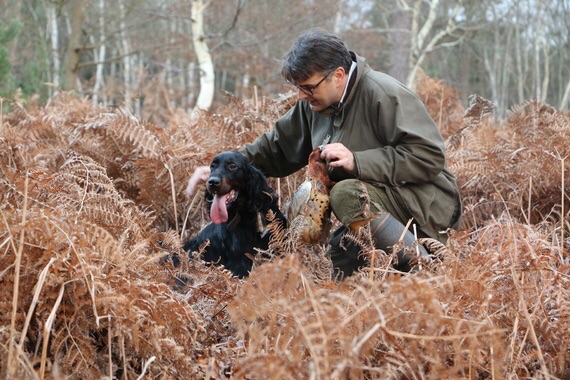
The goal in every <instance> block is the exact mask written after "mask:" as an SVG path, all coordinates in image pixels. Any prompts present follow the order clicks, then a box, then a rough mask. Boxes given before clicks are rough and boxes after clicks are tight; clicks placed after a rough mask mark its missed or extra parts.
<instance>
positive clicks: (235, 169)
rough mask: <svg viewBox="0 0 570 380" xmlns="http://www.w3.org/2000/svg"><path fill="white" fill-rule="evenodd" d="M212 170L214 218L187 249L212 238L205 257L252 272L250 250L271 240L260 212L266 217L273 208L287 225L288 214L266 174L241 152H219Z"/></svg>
mask: <svg viewBox="0 0 570 380" xmlns="http://www.w3.org/2000/svg"><path fill="white" fill-rule="evenodd" d="M210 170H211V172H210V176H209V178H208V180H207V182H206V200H207V201H208V202H210V203H211V205H210V218H211V219H212V222H211V223H209V224H208V225H206V226H205V227H204V228H203V229H202V230H201V231H200V232H199V233H198V235H197V236H195V237H194V238H192V239H189V240H188V241H186V243H185V244H184V250H186V251H188V253H189V255H192V252H196V251H197V250H198V249H199V247H200V246H201V245H202V244H203V243H204V242H205V241H207V240H209V242H210V244H209V245H208V246H207V247H206V249H205V251H204V253H203V256H202V259H204V260H205V261H206V262H209V263H214V264H218V265H223V266H224V267H226V268H227V269H229V270H230V271H231V272H232V273H233V274H234V275H236V276H238V277H240V278H242V277H244V276H247V275H248V274H249V272H250V270H251V267H252V264H253V262H252V260H251V259H250V258H248V257H247V256H246V253H249V254H252V255H255V254H256V250H255V248H258V249H262V250H265V249H267V248H268V244H269V239H270V236H269V234H265V235H262V234H261V233H260V232H259V228H258V213H261V215H262V216H263V217H266V215H267V212H268V211H269V210H272V211H273V212H274V213H275V217H276V220H277V221H278V223H281V224H282V226H283V227H285V223H286V222H285V217H284V216H283V214H282V213H281V211H280V210H279V208H278V205H277V196H276V194H274V192H273V189H272V188H271V187H270V186H269V184H268V183H267V179H266V178H265V176H264V175H263V174H262V173H261V172H260V171H259V170H258V169H256V168H255V167H254V166H252V165H251V164H250V163H249V162H248V160H247V159H246V158H245V156H243V155H242V154H241V153H239V152H236V151H228V152H222V153H220V154H218V155H217V156H215V157H214V158H213V160H212V162H211V164H210Z"/></svg>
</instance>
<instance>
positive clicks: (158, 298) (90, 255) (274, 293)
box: [0, 77, 570, 379]
mask: <svg viewBox="0 0 570 380" xmlns="http://www.w3.org/2000/svg"><path fill="white" fill-rule="evenodd" d="M418 93H419V94H420V95H421V96H422V98H423V99H424V100H425V102H426V104H427V105H428V110H429V112H430V113H431V114H432V116H434V118H435V119H436V121H438V122H439V124H440V125H441V128H442V131H443V132H444V135H445V136H446V138H447V149H448V154H449V161H448V164H449V166H450V168H451V169H452V170H453V171H454V172H455V173H456V174H457V176H458V181H459V184H460V186H461V192H462V196H463V200H464V205H465V214H464V221H465V223H464V224H465V225H464V229H463V231H461V232H453V233H452V235H451V237H450V239H449V242H448V245H447V246H445V247H444V246H441V245H437V244H435V243H434V242H433V241H429V240H426V241H424V243H425V244H432V245H433V247H434V249H436V250H437V255H436V256H435V257H434V259H433V260H430V261H422V262H421V270H420V271H418V272H417V273H413V274H410V275H405V276H401V275H399V274H397V273H393V271H391V270H390V258H389V257H387V256H384V255H382V254H381V253H378V252H375V251H373V250H372V249H371V248H370V244H369V243H367V242H366V241H361V243H362V245H363V247H364V254H366V255H368V256H369V257H374V260H372V262H373V264H371V267H370V268H367V270H364V271H362V273H359V274H358V275H356V276H353V277H352V278H349V279H347V280H345V281H342V282H335V281H333V280H332V279H331V268H330V262H329V260H328V259H327V258H326V257H325V249H326V246H320V245H317V246H313V247H308V246H306V245H305V244H303V243H302V242H301V241H300V240H299V239H298V237H297V236H296V235H295V231H276V233H277V238H276V239H274V240H273V242H272V244H271V246H270V249H269V251H268V252H266V254H265V255H263V256H261V255H258V256H256V265H255V268H254V270H253V272H252V274H251V276H250V277H249V278H247V279H245V280H238V279H236V278H232V277H231V276H230V274H229V273H228V272H227V271H225V270H223V269H221V268H219V267H208V266H206V265H204V264H203V263H201V262H199V261H195V260H184V261H185V265H183V267H182V269H180V268H176V269H175V268H172V267H170V266H168V265H166V264H165V265H159V264H158V262H159V259H160V257H162V256H163V255H165V254H167V253H176V252H177V253H180V254H182V250H181V244H182V243H181V242H182V240H183V239H184V238H185V237H186V236H187V235H188V234H191V233H193V232H194V231H196V230H197V229H199V228H200V227H201V226H202V225H203V224H204V223H205V221H206V220H205V219H206V217H205V216H204V205H202V204H201V202H200V201H199V199H200V197H199V196H197V197H195V199H194V200H186V199H185V198H184V189H185V187H186V181H187V179H188V178H189V176H190V174H191V172H192V170H193V168H194V167H195V166H197V165H203V164H205V163H207V162H208V161H209V159H210V158H211V157H212V156H213V155H214V154H216V153H217V152H218V151H221V150H226V149H232V148H237V147H239V146H240V145H241V144H243V143H244V142H247V141H251V140H253V138H254V137H255V136H257V135H258V134H259V133H261V132H263V131H265V130H267V129H269V128H271V125H272V122H273V120H275V118H276V117H277V116H278V115H279V114H281V113H282V112H283V111H284V110H285V109H287V108H288V107H290V106H291V104H292V101H294V98H292V97H291V96H284V97H283V98H282V99H278V100H275V101H269V100H267V99H262V100H257V101H256V102H242V101H239V100H237V99H233V98H231V97H228V102H227V105H226V106H225V107H223V108H222V109H220V110H219V111H218V112H217V113H216V114H213V113H202V114H199V115H197V116H196V117H195V118H190V117H188V116H186V115H184V114H183V113H181V112H179V111H178V110H174V111H173V110H169V109H166V110H165V109H161V110H160V112H159V113H157V114H160V117H159V119H160V120H168V121H169V122H168V123H166V124H165V125H164V126H158V125H155V124H153V123H152V122H150V121H144V120H138V119H136V118H135V117H133V116H132V114H131V113H130V112H129V111H128V110H125V109H120V108H119V109H98V108H93V107H92V106H91V104H90V102H88V101H86V100H82V99H77V98H74V97H72V96H70V95H68V94H62V95H60V96H59V97H58V98H55V99H52V100H50V103H49V104H47V105H45V106H43V107H40V106H38V105H35V104H28V105H22V104H19V103H14V104H13V105H12V106H13V107H14V111H12V112H11V113H9V114H7V115H3V117H2V122H1V125H0V128H1V136H0V137H1V140H0V173H1V174H0V197H1V201H2V202H1V205H2V206H1V207H0V216H1V225H0V309H1V312H0V376H2V377H4V378H16V379H19V378H21V379H29V378H53V379H59V378H71V379H74V378H78V379H79V378H101V377H116V378H125V379H129V378H130V379H133V378H139V377H140V378H143V377H144V378H164V379H170V378H171V379H179V378H211V379H221V378H228V377H231V378H248V379H266V378H272V379H277V378H279V379H287V378H291V379H298V378H308V379H309V378H311V379H441V378H454V379H458V378H461V379H514V378H537V379H538V378H550V379H557V378H558V379H563V378H568V377H570V351H569V350H568V347H570V318H569V317H570V290H569V289H570V283H569V282H570V265H569V264H570V263H569V246H570V239H568V237H567V236H568V231H570V225H569V221H570V213H569V211H568V199H566V200H565V201H563V198H562V197H568V186H569V185H568V178H569V177H570V176H569V175H568V174H569V173H568V172H567V171H568V165H567V164H566V158H567V157H568V155H569V152H568V149H569V148H568V144H567V141H569V136H568V134H569V132H570V116H569V115H568V114H565V113H563V112H561V111H558V110H555V109H553V108H552V107H550V106H548V105H544V104H539V103H536V102H528V103H525V104H522V105H520V106H519V107H517V108H515V109H513V110H512V112H511V114H510V115H509V118H508V119H507V120H506V121H504V122H501V123H498V122H495V121H494V120H493V119H492V118H491V117H489V114H490V112H491V111H492V106H491V105H490V104H489V103H488V102H487V103H486V101H485V100H484V99H480V98H475V97H474V98H473V101H474V102H473V104H471V107H469V108H468V109H467V110H463V108H462V107H461V106H460V104H459V101H458V98H457V96H456V95H455V94H454V92H453V91H452V90H451V89H449V88H447V87H446V86H445V85H444V84H443V83H441V82H437V81H433V80H431V79H430V78H427V77H424V78H422V80H421V81H420V83H419V85H418ZM157 120H158V119H157ZM302 179H303V177H302V173H297V174H295V175H293V176H290V177H288V178H285V179H281V180H277V179H273V180H272V181H273V185H274V186H275V187H276V188H278V189H279V191H280V192H281V195H282V199H283V201H284V202H286V201H287V200H288V199H290V196H291V195H292V194H293V192H294V191H295V189H296V187H297V186H298V184H299V183H300V182H301V181H302ZM272 228H274V227H272ZM367 247H368V248H367ZM173 278H183V279H184V280H185V282H181V281H173V280H172V279H173Z"/></svg>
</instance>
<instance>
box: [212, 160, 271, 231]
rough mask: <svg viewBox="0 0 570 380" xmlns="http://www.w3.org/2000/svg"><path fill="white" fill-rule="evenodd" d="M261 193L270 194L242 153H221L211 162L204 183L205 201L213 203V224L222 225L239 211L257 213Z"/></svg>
mask: <svg viewBox="0 0 570 380" xmlns="http://www.w3.org/2000/svg"><path fill="white" fill-rule="evenodd" d="M263 192H265V193H267V194H271V192H272V191H271V188H270V187H269V185H268V184H267V180H266V179H265V176H263V174H262V173H261V172H260V171H259V170H257V169H256V168H255V167H253V166H252V165H251V164H250V163H249V161H248V160H247V158H246V157H245V156H244V155H242V154H241V153H239V152H237V151H227V152H222V153H220V154H218V155H217V156H215V157H214V158H213V159H212V162H211V163H210V176H209V178H208V180H207V182H206V198H207V199H208V200H209V201H211V202H212V205H211V207H210V217H211V219H212V222H214V223H216V224H220V223H225V222H227V221H228V219H229V217H230V216H233V215H234V214H235V212H237V211H238V210H239V211H251V212H257V211H259V210H260V208H261V207H260V206H258V204H259V203H261V199H262V198H263V197H264V195H263ZM266 196H267V195H265V197H266Z"/></svg>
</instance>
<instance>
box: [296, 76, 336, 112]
mask: <svg viewBox="0 0 570 380" xmlns="http://www.w3.org/2000/svg"><path fill="white" fill-rule="evenodd" d="M343 78H344V70H342V69H340V70H339V69H336V70H334V71H330V72H328V73H327V72H324V73H316V74H313V75H311V76H310V77H309V78H307V80H304V81H302V82H299V83H295V85H296V86H295V87H296V88H297V90H298V95H299V99H306V100H307V101H308V102H309V104H310V105H311V109H312V110H313V111H314V112H320V111H323V110H325V109H326V108H328V107H329V106H330V105H331V104H336V103H338V102H339V101H340V97H341V96H342V92H343V91H344V87H342V84H343V81H342V79H343ZM344 84H346V81H344ZM339 89H340V92H339Z"/></svg>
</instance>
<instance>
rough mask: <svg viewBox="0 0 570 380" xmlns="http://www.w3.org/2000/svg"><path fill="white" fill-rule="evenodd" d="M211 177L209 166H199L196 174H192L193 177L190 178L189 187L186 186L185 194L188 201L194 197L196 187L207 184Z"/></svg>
mask: <svg viewBox="0 0 570 380" xmlns="http://www.w3.org/2000/svg"><path fill="white" fill-rule="evenodd" d="M209 176H210V167H209V166H198V167H197V168H196V169H195V170H194V174H192V177H190V179H189V180H188V186H186V191H185V193H184V194H185V195H186V199H190V198H192V195H194V191H195V190H196V187H197V186H198V185H199V184H201V183H205V182H206V181H207V180H208V177H209Z"/></svg>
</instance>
